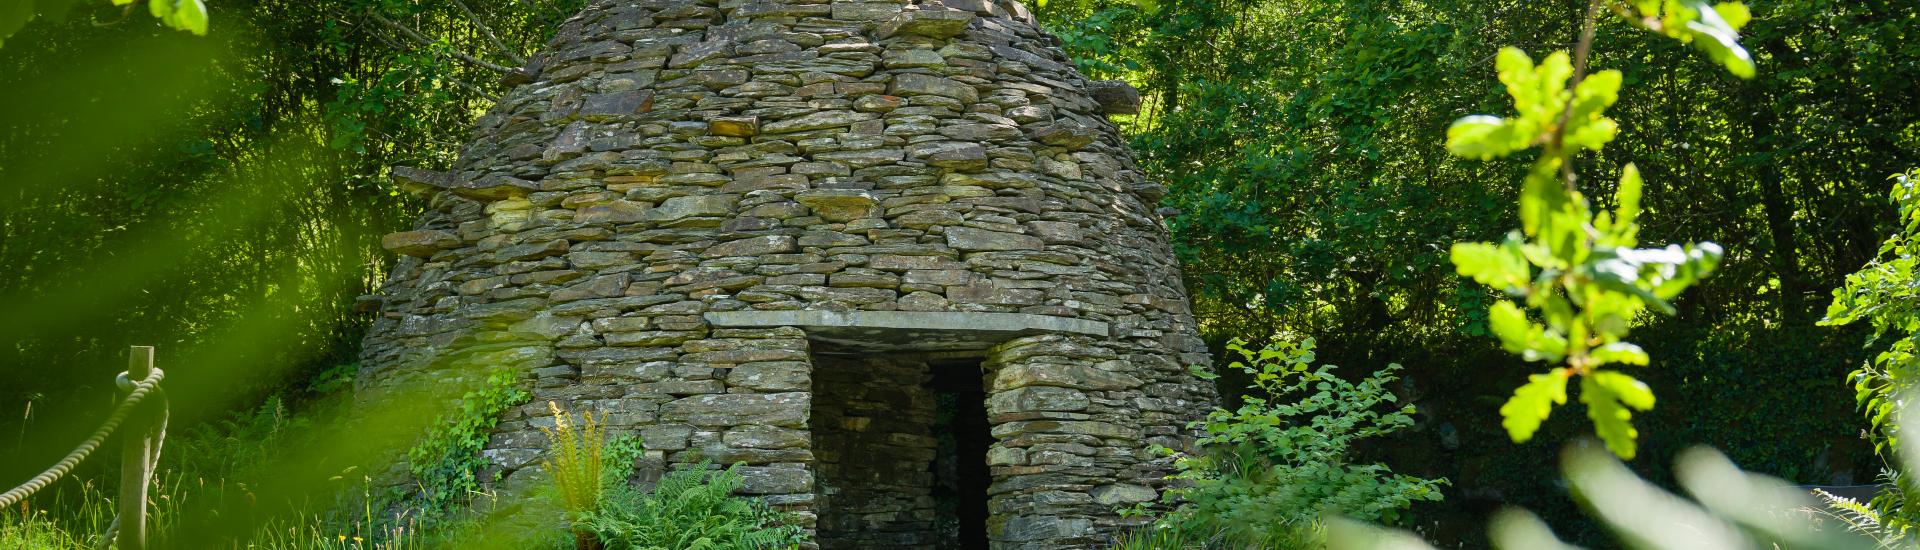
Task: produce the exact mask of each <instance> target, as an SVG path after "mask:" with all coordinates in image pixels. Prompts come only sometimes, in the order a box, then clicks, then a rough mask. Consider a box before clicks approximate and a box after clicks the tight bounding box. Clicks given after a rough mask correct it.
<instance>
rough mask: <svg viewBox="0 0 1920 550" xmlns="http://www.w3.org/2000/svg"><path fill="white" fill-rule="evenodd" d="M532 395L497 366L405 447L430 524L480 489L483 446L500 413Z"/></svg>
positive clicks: (497, 423) (512, 376)
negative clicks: (414, 443) (409, 447)
mask: <svg viewBox="0 0 1920 550" xmlns="http://www.w3.org/2000/svg"><path fill="white" fill-rule="evenodd" d="M530 398H531V396H530V395H529V394H527V392H526V391H525V390H522V389H520V388H519V387H518V386H517V385H516V384H515V375H514V373H513V372H512V371H509V370H498V371H494V372H493V373H491V374H489V375H487V381H486V385H484V386H482V387H481V388H480V389H477V390H474V391H470V392H467V393H466V394H465V395H464V396H462V397H461V398H460V404H459V408H458V409H457V410H454V411H453V412H451V413H448V414H447V415H445V416H442V417H440V418H439V419H437V420H435V421H434V423H433V425H432V428H430V429H429V430H428V432H427V436H426V437H425V438H423V439H422V440H421V441H420V443H419V444H418V445H415V446H414V447H413V448H412V449H408V450H407V465H408V469H409V471H411V472H412V473H413V477H414V480H415V481H416V482H418V483H419V489H420V498H422V499H423V500H424V501H425V502H424V503H423V504H424V506H423V507H422V510H421V512H422V514H423V517H422V518H421V519H422V520H423V521H424V522H426V523H429V524H431V523H432V522H433V521H434V520H437V519H439V518H440V517H441V516H444V515H446V514H447V513H448V512H451V511H452V510H453V509H455V508H456V507H458V505H459V504H460V503H461V502H463V501H465V499H466V498H467V497H468V496H469V495H472V494H474V493H476V492H478V491H479V490H480V482H479V479H478V475H479V472H480V469H481V468H483V467H485V466H486V464H487V463H486V459H485V458H483V457H481V456H480V450H481V449H482V448H484V447H486V444H487V438H488V437H489V436H490V435H491V433H492V431H493V427H494V426H497V425H499V424H500V419H501V417H502V416H504V415H506V413H507V411H509V410H512V408H513V407H516V406H519V405H520V404H522V403H526V402H527V400H528V399H530Z"/></svg>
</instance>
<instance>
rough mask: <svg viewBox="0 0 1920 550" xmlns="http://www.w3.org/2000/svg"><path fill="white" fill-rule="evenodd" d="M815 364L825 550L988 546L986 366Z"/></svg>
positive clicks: (878, 360) (820, 355)
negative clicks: (983, 374)
mask: <svg viewBox="0 0 1920 550" xmlns="http://www.w3.org/2000/svg"><path fill="white" fill-rule="evenodd" d="M813 360H814V368H813V411H812V415H811V416H810V418H809V425H810V428H811V429H812V431H813V434H812V437H813V452H814V469H815V480H816V487H817V490H816V494H815V511H816V513H817V514H818V519H817V522H816V524H815V526H816V535H817V537H816V538H817V541H818V542H819V544H820V548H822V549H823V550H838V549H857V550H865V549H879V548H938V549H955V550H958V549H979V548H986V547H987V538H986V523H987V487H988V485H990V484H991V482H992V479H991V473H990V472H989V471H988V469H987V461H986V453H987V447H988V445H989V444H991V441H992V440H991V439H990V433H989V429H988V425H987V416H986V392H985V391H984V389H983V388H982V386H981V373H980V362H979V361H978V360H970V361H929V360H927V359H925V358H922V357H919V356H914V355H906V354H899V355H887V354H872V353H846V354H838V353H831V352H826V351H824V350H817V351H816V352H815V353H814V355H813Z"/></svg>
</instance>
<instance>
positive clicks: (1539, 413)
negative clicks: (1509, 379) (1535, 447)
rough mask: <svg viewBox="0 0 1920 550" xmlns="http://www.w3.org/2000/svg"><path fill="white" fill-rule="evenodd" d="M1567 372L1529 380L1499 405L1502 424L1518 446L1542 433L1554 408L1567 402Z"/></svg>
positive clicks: (1553, 373)
mask: <svg viewBox="0 0 1920 550" xmlns="http://www.w3.org/2000/svg"><path fill="white" fill-rule="evenodd" d="M1568 374H1569V372H1568V370H1567V369H1564V368H1561V369H1553V370H1551V371H1547V373H1546V374H1535V375H1532V376H1529V377H1527V383H1526V384H1525V385H1522V386H1520V387H1519V388H1517V389H1514V390H1513V397H1512V398H1510V399H1507V404H1505V405H1501V406H1500V418H1501V420H1500V425H1501V426H1502V427H1505V428H1506V429H1507V436H1508V437H1511V438H1513V441H1514V442H1515V443H1526V442H1527V441H1528V440H1531V439H1533V434H1534V432H1537V431H1539V430H1540V423H1541V422H1542V421H1545V420H1546V419H1547V415H1550V414H1553V407H1554V406H1555V405H1563V404H1566V402H1567V376H1568Z"/></svg>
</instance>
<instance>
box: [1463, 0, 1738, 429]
mask: <svg viewBox="0 0 1920 550" xmlns="http://www.w3.org/2000/svg"><path fill="white" fill-rule="evenodd" d="M1633 5H1634V7H1635V8H1636V9H1638V10H1640V12H1641V14H1642V15H1643V16H1645V17H1651V16H1652V15H1654V14H1655V13H1656V12H1657V13H1660V14H1664V16H1665V17H1666V18H1667V19H1665V20H1662V21H1661V22H1659V23H1658V24H1657V25H1656V24H1655V23H1652V22H1650V21H1652V19H1644V20H1642V21H1640V24H1642V25H1644V26H1648V27H1650V28H1659V29H1662V30H1663V31H1665V32H1668V34H1669V35H1670V36H1675V37H1676V38H1680V39H1681V40H1682V41H1691V42H1693V43H1695V44H1698V45H1700V46H1701V47H1702V48H1703V49H1706V50H1707V51H1708V53H1709V55H1711V56H1713V57H1714V59H1715V60H1717V61H1721V62H1722V63H1723V64H1725V65H1726V66H1727V67H1728V68H1729V69H1730V70H1732V71H1733V72H1734V74H1737V75H1741V76H1743V77H1751V76H1752V74H1753V66H1752V60H1751V59H1750V58H1748V57H1747V54H1746V51H1745V50H1741V49H1740V47H1739V44H1738V43H1737V40H1736V39H1737V38H1738V35H1737V34H1736V33H1737V31H1738V30H1739V28H1740V27H1741V26H1743V25H1745V24H1746V22H1747V20H1748V19H1750V18H1751V17H1750V15H1749V14H1748V13H1747V11H1746V8H1745V6H1742V5H1740V4H1737V3H1731V4H1722V5H1721V6H1719V7H1717V8H1709V7H1705V6H1706V5H1705V4H1704V3H1701V2H1697V1H1693V0H1687V1H1684V2H1682V1H1678V0H1666V1H1665V2H1664V3H1662V2H1661V1H1660V0H1637V1H1636V2H1634V4H1633ZM1589 24H1591V22H1589ZM1680 29H1686V31H1685V33H1684V34H1674V33H1676V32H1680V31H1679V30H1680ZM1590 38H1591V37H1589V39H1590ZM1588 45H1590V43H1583V44H1582V47H1586V46H1588ZM1568 58H1569V56H1568V54H1567V53H1566V52H1565V51H1558V52H1554V53H1553V54H1552V55H1549V56H1547V58H1546V59H1545V60H1543V61H1541V62H1540V63H1539V64H1538V65H1536V64H1534V62H1533V59H1532V58H1530V57H1527V55H1526V53H1525V52H1522V51H1520V50H1519V49H1517V48H1511V47H1509V48H1505V49H1502V50H1501V51H1500V54H1499V56H1498V57H1497V58H1496V60H1495V62H1494V65H1495V68H1496V70H1497V71H1498V73H1499V77H1500V82H1501V83H1502V84H1504V85H1505V87H1506V90H1507V95H1508V96H1510V97H1511V98H1512V99H1513V109H1514V114H1513V115H1512V116H1510V117H1507V118H1500V117H1493V116H1486V115H1478V116H1470V117H1465V118H1461V119H1459V120H1458V121H1455V122H1454V123H1453V125H1452V126H1451V127H1449V128H1448V129H1447V149H1448V151H1450V152H1452V153H1453V154H1454V155H1457V156H1462V157H1468V158H1478V159H1490V158H1494V157H1502V156H1507V155H1511V154H1513V153H1516V152H1520V151H1523V150H1526V149H1531V148H1534V147H1536V146H1538V147H1540V154H1539V157H1538V158H1536V159H1535V160H1534V162H1533V165H1532V167H1531V168H1529V169H1528V170H1527V174H1526V176H1525V178H1524V179H1523V180H1522V181H1521V184H1520V197H1519V199H1520V200H1519V203H1520V204H1519V208H1520V227H1521V233H1522V234H1523V235H1524V238H1526V239H1530V240H1529V241H1522V240H1521V239H1522V238H1523V237H1521V236H1520V235H1509V237H1508V239H1507V241H1506V242H1504V243H1502V244H1500V245H1494V244H1493V243H1459V244H1455V245H1454V246H1453V248H1452V260H1453V263H1454V266H1455V268H1456V269H1457V271H1458V272H1459V273H1460V274H1461V275H1464V276H1468V277H1472V278H1473V279H1474V280H1475V281H1478V282H1480V283H1482V284H1486V285H1489V286H1493V287H1495V288H1499V289H1501V290H1505V291H1507V292H1508V293H1509V294H1513V295H1517V296H1524V297H1526V298H1527V304H1528V305H1529V306H1531V307H1533V308H1537V309H1539V310H1540V312H1541V314H1542V315H1543V316H1544V317H1545V318H1546V320H1547V325H1546V326H1542V325H1540V324H1536V323H1534V322H1533V321H1531V320H1529V319H1528V318H1527V314H1526V312H1525V311H1524V310H1522V309H1521V308H1520V307H1519V306H1518V305H1515V304H1514V303H1513V302H1508V301H1501V302H1498V303H1496V304H1494V305H1493V307H1492V309H1490V310H1489V311H1488V313H1487V326H1488V328H1489V329H1490V330H1491V331H1492V332H1493V334H1494V336H1495V337H1497V338H1499V340H1500V344H1501V347H1502V348H1504V349H1506V350H1507V351H1508V352H1510V353H1513V354H1516V355H1519V356H1521V357H1523V358H1525V359H1526V360H1528V361H1548V362H1555V363H1558V362H1561V361H1563V360H1564V361H1565V362H1566V365H1567V366H1566V367H1563V368H1556V369H1554V370H1553V371H1551V373H1550V374H1548V375H1533V376H1532V377H1531V379H1530V380H1531V381H1530V382H1528V383H1527V385H1525V386H1522V387H1521V388H1520V389H1519V390H1517V391H1515V392H1514V396H1513V398H1512V399H1511V400H1509V401H1508V402H1507V404H1506V406H1503V407H1501V409H1500V414H1501V416H1502V417H1503V420H1502V424H1503V425H1505V426H1506V427H1507V431H1508V435H1510V436H1512V438H1513V440H1514V441H1515V442H1523V441H1526V440H1527V439H1529V438H1531V437H1533V432H1534V431H1535V430H1537V429H1538V427H1539V423H1540V421H1541V420H1543V419H1545V418H1546V415H1547V413H1548V412H1549V411H1550V410H1551V409H1552V406H1553V405H1555V404H1559V403H1564V402H1565V398H1566V395H1565V393H1566V379H1567V378H1568V377H1571V376H1579V377H1581V388H1582V390H1581V399H1580V400H1581V402H1582V403H1584V404H1586V406H1587V415H1588V417H1589V418H1591V419H1592V420H1593V425H1594V429H1595V430H1596V431H1597V432H1598V433H1599V434H1600V437H1601V439H1603V440H1605V441H1606V442H1607V447H1608V448H1609V449H1611V450H1613V452H1614V453H1615V454H1618V455H1620V456H1621V457H1624V458H1631V457H1632V456H1633V454H1634V445H1635V444H1634V440H1635V437H1636V436H1637V435H1638V434H1637V432H1635V431H1634V429H1633V426H1632V424H1630V423H1629V422H1628V421H1629V420H1630V419H1631V418H1632V412H1631V410H1633V409H1639V410H1646V409H1648V408H1651V407H1653V393H1652V391H1650V390H1648V389H1647V387H1646V385H1645V384H1642V383H1640V381H1638V380H1635V379H1634V378H1633V377H1631V376H1627V375H1625V374H1622V373H1619V372H1615V371H1608V370H1602V369H1601V367H1604V366H1607V365H1639V366H1645V365H1647V364H1648V363H1650V362H1652V358H1651V357H1648V355H1647V352H1646V351H1645V350H1643V349H1641V348H1640V347H1639V346H1637V345H1634V344H1631V343H1627V342H1622V341H1621V339H1622V338H1624V337H1626V335H1627V332H1628V329H1630V328H1631V327H1632V324H1633V320H1634V318H1635V317H1637V316H1638V315H1639V314H1640V313H1642V312H1643V311H1645V310H1647V309H1649V308H1651V309H1655V310H1658V311H1660V312H1662V313H1666V314H1668V315H1672V314H1674V313H1675V312H1676V310H1675V308H1674V307H1673V305H1672V304H1671V303H1669V301H1670V300H1672V299H1673V298H1674V297H1676V296H1678V295H1679V294H1680V292H1681V291H1683V290H1685V289H1686V288H1687V287H1689V286H1692V285H1693V284H1694V283H1697V282H1699V281H1700V280H1701V279H1702V278H1704V277H1706V276H1707V274H1708V273H1711V272H1712V271H1713V269H1714V268H1715V267H1716V266H1718V265H1719V263H1720V258H1721V256H1722V255H1723V253H1722V251H1721V250H1720V247H1719V245H1716V244H1713V243H1698V244H1693V245H1687V246H1684V247H1682V246H1680V245H1667V246H1666V247H1665V248H1649V249H1642V248H1635V246H1636V245H1637V244H1638V234H1639V224H1638V221H1639V217H1640V201H1641V192H1642V188H1643V186H1644V183H1645V182H1643V181H1642V180H1641V176H1640V171H1639V169H1638V168H1637V167H1635V166H1633V165H1631V164H1629V165H1627V167H1626V169H1625V170H1623V171H1622V173H1621V175H1620V185H1619V189H1618V191H1617V192H1616V194H1615V196H1614V203H1615V208H1614V210H1613V211H1612V212H1600V213H1598V214H1595V213H1593V212H1592V211H1591V210H1590V209H1589V207H1588V204H1587V200H1586V198H1585V197H1583V196H1582V195H1581V194H1580V192H1579V191H1578V190H1576V189H1575V186H1574V183H1575V181H1576V180H1575V178H1574V176H1573V174H1574V170H1573V162H1574V159H1575V156H1576V155H1577V154H1578V153H1580V152H1582V151H1599V150H1600V149H1601V148H1603V147H1605V146H1606V144H1607V143H1609V142H1612V141H1613V139H1614V137H1615V136H1616V135H1617V134H1618V133H1619V125H1618V124H1617V123H1616V122H1614V121H1613V120H1612V119H1610V118H1607V117H1606V116H1605V112H1606V110H1607V108H1609V107H1612V106H1613V104H1614V103H1615V102H1616V101H1618V100H1619V98H1620V86H1621V84H1622V82H1623V77H1622V74H1621V73H1620V72H1619V71H1613V70H1603V71H1598V72H1594V73H1592V74H1590V75H1587V76H1585V77H1584V78H1581V79H1579V80H1578V81H1577V82H1572V81H1573V75H1574V74H1575V73H1577V72H1581V71H1580V70H1576V68H1575V67H1573V66H1572V64H1571V62H1570V61H1569V59H1568ZM1570 82H1571V85H1570V84H1569V83H1570ZM1536 267H1537V268H1539V270H1540V273H1541V275H1540V276H1539V279H1538V280H1535V279H1534V278H1533V273H1534V268H1536Z"/></svg>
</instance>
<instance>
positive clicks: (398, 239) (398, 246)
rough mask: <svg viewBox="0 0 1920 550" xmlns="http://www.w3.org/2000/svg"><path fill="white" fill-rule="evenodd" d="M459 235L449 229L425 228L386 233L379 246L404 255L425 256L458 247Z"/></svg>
mask: <svg viewBox="0 0 1920 550" xmlns="http://www.w3.org/2000/svg"><path fill="white" fill-rule="evenodd" d="M460 244H461V243H460V237H459V236H456V235H454V234H453V232H451V231H440V230H434V229H426V230H420V231H401V232H398V233H388V234H387V236H385V237H381V238H380V248H383V249H386V250H387V251H388V252H392V253H395V254H401V255H406V256H415V257H420V258H425V257H428V256H432V255H433V254H434V253H435V252H439V251H442V250H450V249H454V248H459V247H460Z"/></svg>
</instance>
